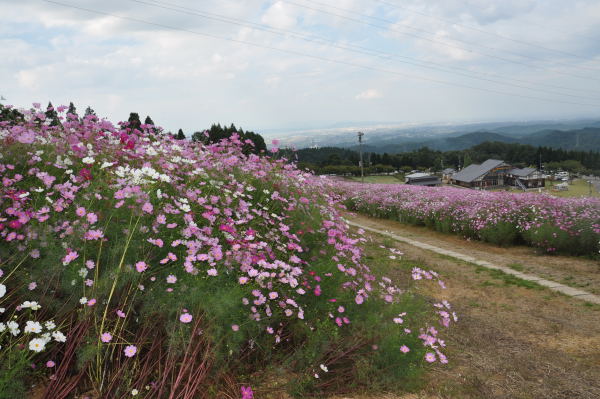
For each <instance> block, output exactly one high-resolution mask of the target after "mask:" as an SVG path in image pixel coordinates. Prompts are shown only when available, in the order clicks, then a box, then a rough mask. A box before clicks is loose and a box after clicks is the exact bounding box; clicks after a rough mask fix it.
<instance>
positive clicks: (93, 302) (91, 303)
mask: <svg viewBox="0 0 600 399" xmlns="http://www.w3.org/2000/svg"><path fill="white" fill-rule="evenodd" d="M95 304H96V298H92V299H90V300H89V301H87V305H88V306H94V305H95Z"/></svg>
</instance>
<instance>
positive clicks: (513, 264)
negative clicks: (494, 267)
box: [506, 263, 525, 272]
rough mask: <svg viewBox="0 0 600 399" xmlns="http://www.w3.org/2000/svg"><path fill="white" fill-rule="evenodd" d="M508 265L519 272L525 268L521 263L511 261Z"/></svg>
mask: <svg viewBox="0 0 600 399" xmlns="http://www.w3.org/2000/svg"><path fill="white" fill-rule="evenodd" d="M506 266H508V267H510V268H511V269H513V270H516V271H518V272H522V271H523V270H525V267H524V266H523V265H522V264H520V263H509V264H508V265H506Z"/></svg>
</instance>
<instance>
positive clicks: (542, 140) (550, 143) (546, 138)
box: [351, 127, 600, 154]
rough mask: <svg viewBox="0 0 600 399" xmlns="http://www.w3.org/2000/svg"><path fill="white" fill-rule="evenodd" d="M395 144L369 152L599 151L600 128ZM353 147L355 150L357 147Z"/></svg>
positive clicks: (372, 145) (375, 145)
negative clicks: (487, 147)
mask: <svg viewBox="0 0 600 399" xmlns="http://www.w3.org/2000/svg"><path fill="white" fill-rule="evenodd" d="M401 141H403V142H401V143H396V142H395V140H393V139H387V140H385V141H378V140H377V138H372V139H371V140H370V141H369V147H368V148H369V150H371V151H373V152H377V153H385V152H387V153H388V154H394V153H400V152H409V151H414V150H417V149H419V148H423V147H427V148H430V149H432V150H440V151H456V150H465V149H467V148H471V147H473V146H476V145H478V144H481V143H484V142H488V141H496V142H502V143H519V144H529V145H533V146H546V147H552V148H561V149H564V150H580V151H600V127H594V128H589V127H588V128H583V129H577V130H566V131H563V130H542V131H537V132H535V133H531V134H527V135H522V136H509V135H506V134H499V133H494V132H488V131H478V132H471V133H466V134H462V135H458V136H444V137H440V138H436V139H427V140H419V141H411V142H404V139H401ZM351 148H354V149H356V148H357V146H352V147H351Z"/></svg>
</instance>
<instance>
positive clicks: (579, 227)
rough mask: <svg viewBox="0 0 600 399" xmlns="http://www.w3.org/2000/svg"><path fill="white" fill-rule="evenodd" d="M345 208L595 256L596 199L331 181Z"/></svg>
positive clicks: (599, 242) (599, 219) (599, 212)
mask: <svg viewBox="0 0 600 399" xmlns="http://www.w3.org/2000/svg"><path fill="white" fill-rule="evenodd" d="M332 184H333V185H334V186H335V190H336V191H337V192H338V193H339V195H340V197H341V198H342V200H343V201H344V203H345V204H346V205H347V206H348V208H349V209H351V210H354V211H360V212H363V213H365V214H368V215H371V216H376V217H381V218H387V219H392V220H398V221H401V222H404V223H409V224H416V225H424V226H428V227H430V228H432V229H435V230H438V231H442V232H446V233H454V234H458V235H461V236H463V237H465V238H470V239H477V240H483V241H488V242H492V243H495V244H499V245H512V244H526V245H530V246H534V247H538V248H541V249H543V250H544V251H545V252H548V253H564V254H575V255H597V254H598V252H599V251H600V199H599V198H592V197H589V198H556V197H553V196H550V195H542V194H538V193H509V192H490V191H476V190H468V189H460V188H454V187H418V186H410V185H397V184H396V185H395V184H366V185H361V184H357V183H352V182H345V181H334V182H332Z"/></svg>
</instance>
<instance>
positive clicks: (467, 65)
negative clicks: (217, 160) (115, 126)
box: [0, 0, 600, 135]
mask: <svg viewBox="0 0 600 399" xmlns="http://www.w3.org/2000/svg"><path fill="white" fill-rule="evenodd" d="M599 21H600V1H598V0H570V1H564V0H429V1H416V0H289V1H288V0H269V1H264V0H236V1H234V0H203V1H191V0H187V1H186V0H103V1H98V0H96V1H93V0H56V1H55V0H52V1H45V0H0V60H1V62H0V94H1V95H2V96H3V97H5V98H6V100H5V101H3V103H4V104H12V105H15V106H17V107H29V106H30V105H31V103H32V102H42V103H46V102H47V101H52V103H53V104H54V105H59V104H67V105H68V103H69V102H70V101H72V102H73V103H75V105H76V106H77V108H78V110H79V111H80V112H83V110H84V109H85V108H86V107H87V106H88V105H90V106H91V107H92V108H93V109H94V110H95V111H96V113H97V114H98V115H99V116H101V117H107V118H109V119H110V120H112V121H115V122H116V121H120V120H126V119H127V117H128V115H129V112H138V113H139V114H140V116H141V117H142V118H144V117H145V116H146V115H150V116H151V118H152V119H153V120H154V122H155V123H156V124H158V125H161V126H163V127H165V128H166V129H167V130H171V131H176V130H177V129H179V128H182V129H183V130H184V132H185V133H186V134H191V133H192V132H194V131H198V130H203V129H206V128H208V127H209V126H210V125H211V124H212V123H215V122H219V123H222V124H230V123H235V125H236V126H241V127H243V128H244V129H247V130H254V131H256V132H263V131H264V132H269V133H270V134H275V135H276V134H277V133H278V132H284V131H287V130H294V129H306V128H319V127H327V126H333V125H340V124H343V125H348V126H351V125H352V124H353V123H356V124H359V123H374V124H375V123H399V124H403V123H440V122H442V123H443V122H469V121H508V120H511V121H512V120H514V121H523V120H539V119H553V120H557V119H570V118H580V117H592V118H595V117H600V73H599V72H600V22H599Z"/></svg>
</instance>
